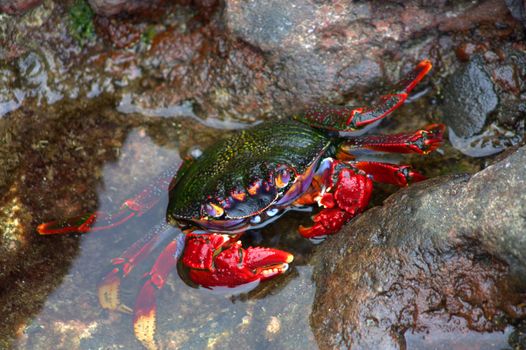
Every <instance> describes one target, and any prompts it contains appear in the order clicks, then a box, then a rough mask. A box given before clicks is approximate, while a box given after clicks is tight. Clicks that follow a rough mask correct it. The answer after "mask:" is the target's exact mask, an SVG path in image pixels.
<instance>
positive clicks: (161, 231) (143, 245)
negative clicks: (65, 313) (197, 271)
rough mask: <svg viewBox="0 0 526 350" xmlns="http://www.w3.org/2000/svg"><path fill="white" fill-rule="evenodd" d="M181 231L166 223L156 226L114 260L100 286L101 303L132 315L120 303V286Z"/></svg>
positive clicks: (105, 306) (106, 307)
mask: <svg viewBox="0 0 526 350" xmlns="http://www.w3.org/2000/svg"><path fill="white" fill-rule="evenodd" d="M175 233H181V231H180V230H179V229H177V228H175V227H173V226H170V225H168V224H166V223H164V224H160V225H157V226H155V227H154V228H153V229H151V230H150V231H149V232H148V233H147V234H146V235H144V236H143V237H142V238H141V239H139V240H138V241H137V242H135V243H134V244H133V245H132V246H131V247H130V248H128V249H126V251H124V253H122V254H121V256H119V257H118V258H115V259H112V261H111V263H112V265H113V269H112V270H111V271H110V272H109V273H108V274H107V275H106V276H105V277H104V278H103V279H102V281H101V283H100V284H99V293H98V294H99V303H100V305H101V306H102V307H103V308H105V309H109V310H117V311H121V312H126V313H130V312H131V311H132V310H131V309H130V308H129V307H127V306H126V305H123V304H121V301H120V293H119V290H120V284H121V280H122V278H125V277H126V276H128V275H129V274H130V272H131V271H132V270H133V269H134V268H135V266H137V265H138V264H139V263H140V262H141V261H142V260H144V259H145V258H146V257H148V256H149V255H150V254H151V252H152V251H153V250H154V249H156V248H157V247H158V246H159V245H160V244H162V242H164V241H165V240H166V239H167V238H169V237H170V236H173V235H174V234H175Z"/></svg>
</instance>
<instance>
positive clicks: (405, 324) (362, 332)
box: [311, 147, 526, 349]
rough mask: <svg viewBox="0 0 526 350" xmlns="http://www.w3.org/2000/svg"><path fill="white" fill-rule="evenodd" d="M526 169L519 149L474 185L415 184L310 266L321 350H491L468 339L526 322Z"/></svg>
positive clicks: (473, 179) (470, 180)
mask: <svg viewBox="0 0 526 350" xmlns="http://www.w3.org/2000/svg"><path fill="white" fill-rule="evenodd" d="M525 162H526V148H525V147H522V148H520V149H518V150H516V151H513V152H512V153H511V154H510V155H509V156H508V157H506V158H504V159H503V160H501V161H499V162H497V163H495V164H494V165H491V166H489V167H488V168H486V169H484V170H483V171H481V172H479V173H477V174H475V175H473V176H468V175H457V176H448V177H442V178H435V179H432V180H428V181H426V182H423V183H419V184H415V185H413V186H411V187H409V188H407V189H404V190H401V191H399V192H397V193H396V194H394V195H392V196H391V197H389V198H388V199H387V200H386V201H385V203H384V205H383V206H382V207H376V208H373V209H370V210H369V211H367V212H365V213H364V214H363V215H361V216H360V217H358V218H357V219H355V220H354V221H352V222H351V223H350V224H348V225H347V226H346V227H345V229H344V230H343V232H341V234H340V235H339V236H338V237H334V238H332V239H331V240H329V242H326V243H325V244H324V245H323V246H322V247H321V248H320V250H319V251H318V252H317V254H316V255H315V257H314V259H313V262H314V264H315V265H316V269H315V273H314V280H315V282H316V285H317V292H316V302H315V304H314V309H313V313H312V315H311V322H312V326H313V327H314V333H315V336H316V339H317V341H318V344H319V345H320V346H321V347H322V348H347V347H350V346H352V347H353V348H356V349H361V348H383V349H403V348H405V347H406V346H407V347H408V348H411V345H416V344H420V346H424V345H425V347H426V348H429V347H435V346H439V345H440V346H445V348H448V347H449V348H452V347H455V346H458V347H460V348H462V347H467V348H473V347H477V346H486V345H487V343H486V341H482V344H479V345H476V344H477V340H476V337H475V338H472V337H471V334H470V333H471V332H489V333H491V332H500V331H504V330H505V329H506V327H508V326H509V325H518V324H519V323H520V321H521V320H524V319H525V318H526V307H525V305H524V300H525V298H526V278H525V276H526V236H525V234H524V232H526V219H525V218H526V212H525V210H526V209H525V208H526V196H525V195H524V193H523V191H522V189H523V188H524V185H525V183H526V167H525V166H524V164H525ZM394 300H396V301H394ZM443 332H446V333H451V334H456V336H455V337H454V338H455V339H450V340H449V342H448V341H446V340H445V339H443V338H441V337H440V336H439V334H441V333H443ZM517 332H518V334H521V331H520V330H518V331H517ZM506 333H507V334H508V335H509V334H510V331H509V330H508V331H507V332H506ZM419 334H420V336H419ZM425 334H428V335H427V336H426V335H425ZM433 334H434V335H433ZM460 334H464V336H462V335H460ZM419 337H420V338H421V339H420V340H418V338H419ZM426 337H427V338H428V339H426ZM516 338H517V335H515V336H514V337H510V338H509V339H508V341H509V343H510V345H512V343H514V342H515V343H516V342H517V341H516ZM519 338H520V337H519ZM520 339H522V340H521V343H520V344H519V345H518V348H521V349H522V348H524V347H525V346H526V343H524V341H523V339H524V338H520ZM448 344H449V345H448ZM484 344H486V345H484ZM502 345H505V342H504V344H500V345H499V346H502ZM483 348H486V347H483Z"/></svg>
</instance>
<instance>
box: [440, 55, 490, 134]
mask: <svg viewBox="0 0 526 350" xmlns="http://www.w3.org/2000/svg"><path fill="white" fill-rule="evenodd" d="M444 95H445V96H444V102H445V106H444V120H445V121H446V123H447V124H448V126H450V127H451V128H452V129H453V131H454V132H455V134H456V135H458V136H461V137H469V136H473V135H475V134H477V133H479V132H480V131H482V129H483V127H484V124H485V123H486V119H487V118H488V116H489V114H490V113H491V112H493V111H494V110H495V108H496V107H497V104H498V102H499V100H498V97H497V94H496V93H495V89H494V87H493V82H492V80H491V78H490V77H489V75H488V73H486V71H485V70H484V66H483V64H482V63H481V60H480V59H474V60H472V61H471V62H469V63H468V64H467V65H465V66H463V67H461V68H459V69H458V70H457V71H455V72H454V73H453V74H452V75H451V76H450V78H449V80H448V82H447V84H446V86H445V88H444Z"/></svg>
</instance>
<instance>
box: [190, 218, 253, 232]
mask: <svg viewBox="0 0 526 350" xmlns="http://www.w3.org/2000/svg"><path fill="white" fill-rule="evenodd" d="M244 221H245V219H230V220H196V221H195V223H196V224H198V225H199V226H201V227H204V228H206V229H209V230H218V231H220V232H221V231H228V232H231V229H232V228H234V227H236V226H238V225H240V224H242V223H243V222H244Z"/></svg>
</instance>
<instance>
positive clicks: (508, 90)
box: [441, 44, 526, 157]
mask: <svg viewBox="0 0 526 350" xmlns="http://www.w3.org/2000/svg"><path fill="white" fill-rule="evenodd" d="M469 47H470V45H467V44H466V45H461V47H459V50H457V55H460V56H459V57H461V59H462V60H465V61H468V63H466V64H465V65H463V66H461V67H459V68H458V69H456V70H455V71H454V72H453V73H451V74H450V76H449V77H448V79H447V82H446V84H445V86H444V89H443V90H444V98H443V105H442V106H441V111H442V114H443V119H444V121H445V122H446V124H447V125H448V126H449V127H450V132H449V140H450V141H451V143H452V144H453V146H454V147H455V148H457V149H458V150H460V151H461V152H462V153H464V154H466V155H469V156H472V157H482V156H487V155H491V154H494V153H497V152H500V151H502V150H503V149H505V148H507V147H510V146H513V145H517V144H518V143H520V142H521V141H522V140H523V138H524V123H525V120H526V114H525V113H524V110H525V109H526V104H525V103H524V93H525V92H526V84H525V83H524V77H526V71H525V68H524V66H525V64H526V55H525V54H524V52H523V50H520V49H519V50H517V49H516V48H515V47H513V45H504V46H502V47H500V48H491V47H488V46H485V47H484V46H482V45H477V46H476V48H471V49H470V48H469ZM470 52H471V53H470ZM474 52H476V53H474ZM470 55H472V56H470Z"/></svg>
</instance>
